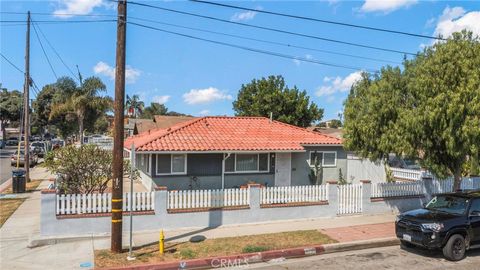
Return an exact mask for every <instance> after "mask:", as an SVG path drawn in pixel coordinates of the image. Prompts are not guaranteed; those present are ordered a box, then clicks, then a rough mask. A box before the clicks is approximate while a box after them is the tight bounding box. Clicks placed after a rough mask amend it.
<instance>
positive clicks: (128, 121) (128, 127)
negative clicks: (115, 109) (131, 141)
mask: <svg viewBox="0 0 480 270" xmlns="http://www.w3.org/2000/svg"><path fill="white" fill-rule="evenodd" d="M142 122H153V120H152V119H137V118H125V120H124V124H123V130H124V137H125V138H128V137H130V136H133V135H135V133H134V130H135V125H136V124H137V123H142Z"/></svg>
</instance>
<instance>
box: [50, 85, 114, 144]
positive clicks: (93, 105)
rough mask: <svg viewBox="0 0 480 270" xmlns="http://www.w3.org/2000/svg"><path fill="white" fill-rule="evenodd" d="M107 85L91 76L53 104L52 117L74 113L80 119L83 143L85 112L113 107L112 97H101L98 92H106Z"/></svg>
mask: <svg viewBox="0 0 480 270" xmlns="http://www.w3.org/2000/svg"><path fill="white" fill-rule="evenodd" d="M105 91H106V87H105V84H103V82H102V81H101V80H100V79H99V78H97V77H90V78H87V79H86V80H84V81H83V83H82V84H81V85H80V87H77V86H76V88H75V90H74V91H72V92H71V93H70V94H69V95H68V96H67V97H65V101H64V102H62V103H56V104H54V105H53V106H52V110H51V112H50V119H52V118H54V117H56V116H58V115H60V114H64V113H66V114H74V115H75V116H76V118H77V120H78V127H79V130H78V131H79V138H80V143H81V144H83V131H84V119H85V114H86V112H87V111H89V110H97V111H106V110H107V109H109V108H111V107H112V103H113V102H112V99H111V98H110V97H101V96H99V95H98V94H99V93H100V92H105Z"/></svg>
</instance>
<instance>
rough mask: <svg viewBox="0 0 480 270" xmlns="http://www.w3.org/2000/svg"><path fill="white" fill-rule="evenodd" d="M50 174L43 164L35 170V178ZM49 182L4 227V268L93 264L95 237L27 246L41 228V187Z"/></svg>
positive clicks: (0, 234) (0, 246)
mask: <svg viewBox="0 0 480 270" xmlns="http://www.w3.org/2000/svg"><path fill="white" fill-rule="evenodd" d="M50 177H51V175H50V174H49V173H48V171H46V170H45V169H43V168H38V169H37V168H35V169H33V170H32V172H31V178H32V179H49V178H50ZM49 183H50V182H49V181H43V182H42V183H41V184H40V186H39V187H38V188H37V190H36V191H34V192H33V193H30V194H29V196H28V198H27V199H26V200H25V202H24V203H23V204H22V205H20V207H19V208H18V209H17V211H15V213H13V215H12V216H11V217H10V218H9V219H8V220H7V221H6V222H5V224H4V225H3V226H2V227H1V228H0V269H86V268H81V267H80V265H81V264H82V263H88V262H90V263H91V265H92V266H93V246H92V241H91V240H90V241H78V242H71V243H60V244H58V245H53V246H44V247H39V248H35V249H30V248H27V245H28V243H29V238H30V237H31V236H32V235H35V234H39V232H40V195H41V194H40V190H41V189H43V188H46V187H47V186H48V184H49ZM87 269H88V268H87Z"/></svg>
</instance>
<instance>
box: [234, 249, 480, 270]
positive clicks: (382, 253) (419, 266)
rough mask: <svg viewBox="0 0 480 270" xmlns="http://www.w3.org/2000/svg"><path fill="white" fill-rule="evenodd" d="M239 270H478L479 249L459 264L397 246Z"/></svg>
mask: <svg viewBox="0 0 480 270" xmlns="http://www.w3.org/2000/svg"><path fill="white" fill-rule="evenodd" d="M242 269H262V270H267V269H268V270H270V269H274V270H285V269H299V270H301V269H322V270H338V269H342V270H343V269H345V270H349V269H351V270H371V269H377V270H381V269H402V270H405V269H415V270H439V269H442V270H443V269H452V270H453V269H455V270H458V269H462V270H478V269H480V249H477V250H471V251H468V252H467V257H466V258H465V259H463V260H462V261H459V262H450V261H447V260H446V259H444V258H443V256H442V253H441V252H433V251H426V250H418V249H406V250H403V249H401V248H400V247H399V246H392V247H383V248H373V249H364V250H357V251H348V252H341V253H332V254H325V255H320V256H312V257H307V258H300V259H291V260H275V261H273V262H268V263H261V264H251V265H249V266H246V267H245V266H242Z"/></svg>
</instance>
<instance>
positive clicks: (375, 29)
mask: <svg viewBox="0 0 480 270" xmlns="http://www.w3.org/2000/svg"><path fill="white" fill-rule="evenodd" d="M190 1H192V2H197V3H201V4H208V5H215V6H220V7H227V8H233V9H240V10H246V11H253V12H258V13H264V14H270V15H276V16H282V17H288V18H294V19H301V20H307V21H314V22H320V23H328V24H335V25H341V26H347V27H354V28H361V29H366V30H372V31H379V32H386V33H392V34H400V35H406V36H412V37H420V38H429V39H436V40H446V39H444V38H440V37H434V36H427V35H420V34H415V33H409V32H404V31H398V30H391V29H386V28H378V27H372V26H365V25H359V24H352V23H344V22H338V21H330V20H323V19H317V18H312V17H306V16H300V15H292V14H286V13H280V12H274V11H268V10H263V9H254V8H246V7H240V6H235V5H229V4H222V3H216V2H210V1H205V0H190Z"/></svg>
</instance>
